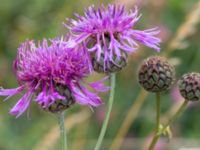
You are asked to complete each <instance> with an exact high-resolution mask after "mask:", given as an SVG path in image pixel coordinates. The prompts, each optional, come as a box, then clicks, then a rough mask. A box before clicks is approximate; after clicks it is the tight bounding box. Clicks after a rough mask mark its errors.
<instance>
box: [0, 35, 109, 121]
mask: <svg viewBox="0 0 200 150" xmlns="http://www.w3.org/2000/svg"><path fill="white" fill-rule="evenodd" d="M64 43H65V42H63V40H62V39H60V40H58V39H56V40H55V39H54V40H51V41H50V46H49V45H48V41H47V40H46V39H44V40H43V41H42V43H41V44H40V43H38V45H36V44H35V43H34V41H28V40H27V41H25V42H24V43H22V44H21V46H20V47H19V49H18V55H17V57H16V60H15V61H14V63H13V69H14V72H15V74H16V77H17V80H18V82H19V85H20V86H19V87H18V88H14V89H0V95H1V96H7V98H6V99H8V98H10V97H11V96H13V95H16V94H19V93H21V92H22V91H26V92H25V94H24V95H23V96H22V97H21V98H20V99H19V101H18V102H17V104H16V105H15V106H14V107H13V108H12V109H11V110H10V113H11V114H12V115H16V116H17V117H19V116H20V115H21V114H22V113H23V112H25V111H26V110H27V109H28V107H29V106H30V103H31V101H32V99H33V96H34V95H36V98H35V101H36V102H37V103H38V104H39V105H40V106H41V107H42V108H44V109H45V108H47V107H49V106H50V105H51V104H53V103H54V102H55V101H56V100H58V99H59V100H64V99H65V98H66V97H65V96H63V95H61V94H60V92H59V91H58V90H57V86H60V85H61V86H62V87H67V88H68V89H69V90H70V91H71V93H72V96H73V97H74V99H75V101H76V102H77V103H79V104H82V105H89V106H98V105H100V104H101V99H100V97H99V96H98V95H97V93H93V92H91V91H88V90H87V89H86V88H85V87H84V85H86V84H87V85H89V86H90V87H92V88H93V89H94V90H96V91H97V92H104V91H106V90H108V87H105V86H104V85H103V83H102V82H103V80H105V79H103V80H102V81H98V82H95V83H90V84H89V83H86V82H85V81H84V80H83V78H84V77H86V76H88V75H89V74H90V73H91V64H90V59H89V58H88V54H87V53H86V52H85V50H84V47H82V46H79V47H75V48H67V47H66V46H65V44H64Z"/></svg>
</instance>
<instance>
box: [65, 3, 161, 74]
mask: <svg viewBox="0 0 200 150" xmlns="http://www.w3.org/2000/svg"><path fill="white" fill-rule="evenodd" d="M75 16H76V20H74V19H67V23H65V24H64V25H65V26H66V27H67V28H68V29H69V30H70V31H71V33H72V35H73V37H74V38H72V40H70V41H69V42H68V46H69V47H73V46H75V45H76V44H77V43H83V45H84V46H85V47H86V48H87V50H88V51H89V52H90V54H91V57H92V62H93V67H94V70H95V71H97V72H106V73H110V72H116V71H119V70H121V69H122V68H123V67H124V66H125V65H126V64H127V54H128V53H130V52H134V51H135V50H137V49H138V46H139V45H138V44H137V43H136V42H139V43H142V44H143V45H146V46H148V47H150V48H153V49H155V50H156V51H160V48H159V43H160V42H161V40H160V39H159V38H157V37H155V36H156V35H157V34H158V33H159V31H158V30H157V28H152V29H147V30H136V29H133V27H134V26H135V23H136V22H137V21H138V20H139V18H140V16H141V15H138V9H137V8H136V7H135V10H134V11H132V10H130V11H128V12H127V11H125V7H124V6H123V7H120V6H116V5H108V8H107V9H106V8H105V7H104V6H103V5H102V6H101V7H100V8H98V9H95V8H94V6H91V7H89V8H88V10H85V14H84V16H80V15H78V14H75Z"/></svg>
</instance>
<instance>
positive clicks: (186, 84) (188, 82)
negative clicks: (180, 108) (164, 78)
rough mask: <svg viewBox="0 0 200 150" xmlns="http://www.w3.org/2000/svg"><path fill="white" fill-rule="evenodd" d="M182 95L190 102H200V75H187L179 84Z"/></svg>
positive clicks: (194, 73)
mask: <svg viewBox="0 0 200 150" xmlns="http://www.w3.org/2000/svg"><path fill="white" fill-rule="evenodd" d="M178 84H179V91H180V93H181V95H182V96H183V97H184V98H185V99H186V100H188V101H198V100H200V73H197V72H193V73H187V74H185V75H183V76H182V78H181V79H180V80H179V82H178Z"/></svg>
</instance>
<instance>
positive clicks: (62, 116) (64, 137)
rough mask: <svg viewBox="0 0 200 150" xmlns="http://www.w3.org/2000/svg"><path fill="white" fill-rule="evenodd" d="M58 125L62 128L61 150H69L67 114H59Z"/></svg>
mask: <svg viewBox="0 0 200 150" xmlns="http://www.w3.org/2000/svg"><path fill="white" fill-rule="evenodd" d="M58 123H59V127H60V144H61V148H60V149H61V150H67V134H66V130H65V113H64V111H63V112H60V113H58Z"/></svg>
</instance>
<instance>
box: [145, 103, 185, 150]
mask: <svg viewBox="0 0 200 150" xmlns="http://www.w3.org/2000/svg"><path fill="white" fill-rule="evenodd" d="M187 104H188V100H185V101H184V102H183V104H182V105H181V106H180V108H179V109H178V110H177V112H176V113H175V114H174V115H173V116H172V117H171V118H170V119H169V121H168V122H167V123H166V125H165V126H164V127H163V128H162V129H161V130H160V131H158V132H157V133H156V134H155V135H154V137H153V139H152V142H151V144H150V146H149V148H148V150H154V147H155V145H156V143H157V141H158V139H159V138H160V136H161V135H162V134H163V133H164V132H165V131H166V129H167V127H168V126H169V125H170V124H171V123H172V122H173V121H174V120H175V119H176V118H177V117H178V116H179V115H180V114H181V113H182V112H183V111H184V109H185V108H186V106H187Z"/></svg>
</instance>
